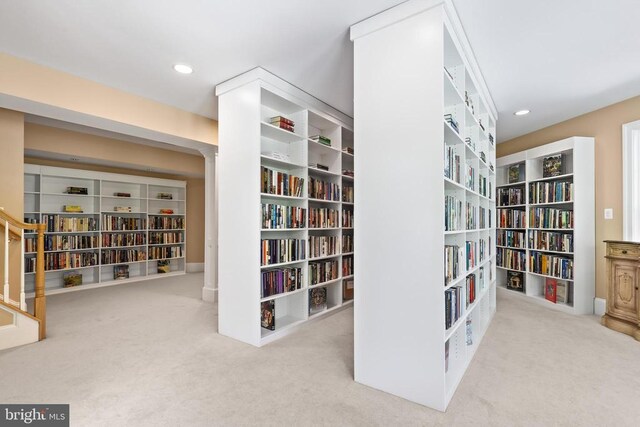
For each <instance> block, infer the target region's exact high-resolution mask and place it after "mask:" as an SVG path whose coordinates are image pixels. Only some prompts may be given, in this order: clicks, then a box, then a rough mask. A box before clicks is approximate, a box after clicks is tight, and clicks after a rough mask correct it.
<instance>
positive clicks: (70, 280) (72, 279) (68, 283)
mask: <svg viewBox="0 0 640 427" xmlns="http://www.w3.org/2000/svg"><path fill="white" fill-rule="evenodd" d="M62 283H63V285H64V287H65V288H71V287H74V286H80V285H82V274H80V273H79V272H77V271H70V272H68V273H64V275H63V276H62Z"/></svg>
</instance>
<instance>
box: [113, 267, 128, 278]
mask: <svg viewBox="0 0 640 427" xmlns="http://www.w3.org/2000/svg"><path fill="white" fill-rule="evenodd" d="M128 278H129V266H128V265H114V266H113V279H114V280H123V279H128Z"/></svg>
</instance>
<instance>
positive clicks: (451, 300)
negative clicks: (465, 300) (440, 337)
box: [444, 286, 462, 329]
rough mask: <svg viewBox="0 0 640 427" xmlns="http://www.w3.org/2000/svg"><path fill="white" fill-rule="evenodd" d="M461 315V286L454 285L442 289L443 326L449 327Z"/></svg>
mask: <svg viewBox="0 0 640 427" xmlns="http://www.w3.org/2000/svg"><path fill="white" fill-rule="evenodd" d="M460 316H462V287H461V286H454V287H452V288H449V289H447V290H446V291H444V326H445V329H449V328H451V326H453V325H454V324H455V323H456V321H457V320H458V319H459V318H460Z"/></svg>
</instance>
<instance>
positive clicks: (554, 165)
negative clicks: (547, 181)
mask: <svg viewBox="0 0 640 427" xmlns="http://www.w3.org/2000/svg"><path fill="white" fill-rule="evenodd" d="M558 175H562V154H556V155H553V156H549V157H545V158H544V159H543V160H542V177H543V178H549V177H552V176H558Z"/></svg>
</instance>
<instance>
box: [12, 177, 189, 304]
mask: <svg viewBox="0 0 640 427" xmlns="http://www.w3.org/2000/svg"><path fill="white" fill-rule="evenodd" d="M24 184H25V185H24V189H25V191H24V216H25V222H44V223H47V231H46V232H45V263H46V265H45V289H46V293H47V294H48V295H52V294H56V293H62V292H69V291H76V290H82V289H91V288H96V287H102V286H109V285H117V284H122V283H128V282H133V281H139V280H144V279H150V278H155V277H159V276H158V274H159V273H158V271H159V270H158V261H160V260H162V261H163V262H166V264H167V265H166V266H165V267H164V268H163V271H164V270H167V272H166V273H162V274H163V275H175V274H184V273H185V260H186V223H185V222H186V221H185V220H186V196H187V190H186V182H185V181H176V180H168V179H160V178H151V177H143V176H134V175H122V174H114V173H106V172H96V171H88V170H80V169H67V168H58V167H51V166H39V165H25V174H24ZM69 187H78V188H84V189H86V194H70V193H69V192H68V190H69ZM125 194H128V196H127V197H123V195H125ZM161 195H162V196H161ZM160 197H165V198H160ZM65 206H76V207H79V208H80V210H81V211H82V212H69V211H67V210H65ZM118 208H130V212H122V211H120V212H117V210H118ZM127 210H128V209H127ZM169 212H170V213H169ZM35 256H36V253H35V238H34V237H30V236H29V234H27V235H26V236H25V263H24V265H25V290H26V292H27V295H28V296H29V297H32V296H33V292H34V286H35V273H34V271H35V265H34V264H33V263H34V262H35ZM117 269H119V270H120V271H121V274H120V276H121V277H120V278H118V279H117V280H116V274H115V271H116V270H117ZM125 271H126V273H125ZM69 273H75V274H79V275H81V276H82V285H79V286H72V287H65V286H64V276H65V275H67V274H69ZM126 276H128V277H126Z"/></svg>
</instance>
